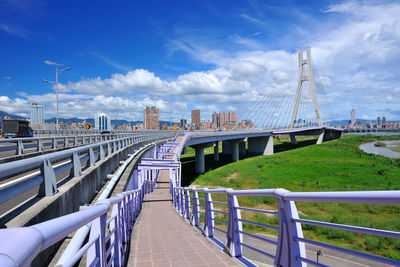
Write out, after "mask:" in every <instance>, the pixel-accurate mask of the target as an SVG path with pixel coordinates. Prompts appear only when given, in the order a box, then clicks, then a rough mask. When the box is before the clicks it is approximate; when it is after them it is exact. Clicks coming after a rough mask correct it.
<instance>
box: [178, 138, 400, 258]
mask: <svg viewBox="0 0 400 267" xmlns="http://www.w3.org/2000/svg"><path fill="white" fill-rule="evenodd" d="M389 139H400V136H391V137H389V136H384V137H383V136H382V137H380V136H345V137H344V138H343V139H340V140H335V141H330V142H326V143H323V144H321V145H312V146H306V147H301V148H297V149H294V150H290V151H284V152H280V153H277V154H274V155H272V156H258V157H251V158H247V159H244V160H241V161H239V162H236V163H232V164H227V165H225V166H222V167H219V168H216V169H215V170H213V171H209V172H207V173H205V174H203V175H200V176H199V177H197V179H195V180H194V181H193V183H192V184H195V185H198V186H201V187H230V188H234V189H259V188H285V189H287V190H290V191H358V190H400V159H389V158H385V157H382V156H376V155H372V154H367V153H364V152H363V151H361V150H360V149H359V148H358V146H359V145H360V144H362V143H366V142H372V141H379V140H389ZM276 141H277V140H276ZM279 142H281V145H286V146H290V145H289V144H288V142H284V141H282V140H281V141H279ZM206 164H207V163H206ZM184 168H185V167H184ZM206 169H207V165H206ZM220 197H222V196H219V197H218V198H220ZM239 203H240V205H241V206H246V207H259V208H268V209H276V202H275V200H274V199H272V198H266V197H257V198H256V197H252V198H249V197H241V198H240V199H239ZM296 205H297V207H298V210H299V213H300V217H302V218H306V219H313V220H320V221H326V222H333V223H341V224H350V225H357V226H363V227H371V228H378V229H386V230H392V231H400V216H399V214H400V206H399V205H397V206H394V205H361V204H341V203H309V202H297V203H296ZM243 216H244V217H248V218H250V219H252V220H255V221H259V222H263V223H267V224H268V223H269V224H272V225H277V223H278V222H277V218H276V217H274V216H272V217H271V216H265V215H262V214H258V215H255V214H251V213H245V214H244V215H243ZM244 228H245V229H246V231H252V232H260V231H262V230H263V229H262V228H260V227H256V226H250V225H244ZM303 229H304V232H305V236H306V237H307V238H312V239H318V240H321V241H324V242H328V243H331V244H334V245H340V246H344V247H347V248H351V249H357V250H360V251H367V252H370V253H374V254H378V255H382V256H385V257H390V258H393V259H397V260H400V240H398V239H390V238H383V237H375V236H367V235H364V234H357V233H352V232H347V231H340V230H335V229H329V228H322V227H315V226H307V225H303ZM267 232H268V233H273V232H270V231H267ZM275 234H276V233H275Z"/></svg>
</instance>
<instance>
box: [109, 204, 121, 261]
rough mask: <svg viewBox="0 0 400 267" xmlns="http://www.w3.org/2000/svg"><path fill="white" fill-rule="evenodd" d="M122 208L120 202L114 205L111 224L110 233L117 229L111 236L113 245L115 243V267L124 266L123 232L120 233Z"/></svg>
mask: <svg viewBox="0 0 400 267" xmlns="http://www.w3.org/2000/svg"><path fill="white" fill-rule="evenodd" d="M120 206H121V202H118V203H116V204H114V205H113V208H112V213H111V217H114V216H116V217H115V218H114V220H112V221H111V222H110V232H111V231H113V230H114V229H115V232H114V234H113V235H112V236H111V240H110V241H111V244H112V243H113V242H115V244H114V249H113V250H114V252H113V253H114V266H121V265H122V256H121V253H120V252H121V247H122V241H121V236H120V234H121V231H120V229H121V228H120V227H121V225H120V221H121V220H120V217H119V209H120Z"/></svg>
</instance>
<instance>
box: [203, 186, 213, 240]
mask: <svg viewBox="0 0 400 267" xmlns="http://www.w3.org/2000/svg"><path fill="white" fill-rule="evenodd" d="M205 190H207V188H205ZM204 198H205V211H204V225H203V234H204V235H205V236H207V237H213V236H214V220H213V219H214V212H213V211H212V210H213V209H214V205H213V203H212V202H211V201H212V197H211V193H209V192H207V191H204Z"/></svg>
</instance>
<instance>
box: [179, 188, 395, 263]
mask: <svg viewBox="0 0 400 267" xmlns="http://www.w3.org/2000/svg"><path fill="white" fill-rule="evenodd" d="M171 190H172V192H173V203H174V206H175V208H176V210H177V211H178V212H179V213H180V214H181V216H183V217H184V218H185V219H187V220H188V221H189V222H190V223H191V224H192V225H194V226H198V225H200V222H202V232H203V233H204V234H205V235H206V236H208V237H213V236H214V230H217V231H219V232H222V233H224V235H225V243H224V250H225V251H226V252H228V253H229V254H230V255H231V256H234V257H238V256H242V248H243V247H246V248H248V249H250V250H253V251H255V252H257V253H259V254H262V255H264V256H267V257H269V258H272V259H273V260H274V262H275V266H302V265H303V264H305V263H310V264H313V265H316V266H325V265H323V264H321V263H318V262H316V261H314V260H311V259H310V258H308V257H307V255H306V251H305V244H311V245H315V246H319V247H323V248H327V249H331V250H335V251H338V252H341V253H346V254H350V255H353V256H357V257H361V258H364V259H368V260H371V261H374V262H377V263H384V264H389V265H394V266H399V265H400V261H396V260H392V259H388V258H384V257H381V256H377V255H372V254H368V253H364V252H359V251H355V250H351V249H346V248H342V247H339V246H334V245H330V244H327V243H324V242H319V241H315V240H311V239H307V238H304V237H303V232H302V225H303V224H305V225H313V226H319V227H327V228H332V229H338V230H345V231H351V232H357V233H364V234H370V235H377V236H383V237H387V238H396V239H400V232H393V231H387V230H380V229H372V228H365V227H358V226H352V225H345V224H335V223H328V222H322V221H314V220H306V219H300V218H299V215H298V211H297V208H296V204H295V201H297V202H302V201H307V202H330V203H358V204H392V205H400V191H353V192H289V191H287V190H284V189H259V190H232V189H225V188H224V189H207V188H188V187H175V188H173V189H171ZM215 194H224V195H225V197H226V201H215V200H213V197H212V195H215ZM239 196H246V197H274V198H275V199H276V201H277V207H278V210H263V209H256V208H251V207H242V206H240V205H239V202H238V198H237V197H239ZM217 199H218V200H220V198H217ZM215 206H218V208H216V207H215ZM243 212H246V213H255V214H268V215H269V216H277V217H278V218H277V219H278V220H277V221H278V222H279V223H278V226H275V225H269V224H266V223H260V222H256V221H254V220H251V219H244V218H242V216H241V213H243ZM216 214H220V215H221V216H216ZM251 218H253V217H251ZM243 224H247V225H253V226H257V227H261V228H267V229H270V230H273V231H277V232H278V241H275V240H272V239H270V238H267V237H266V236H264V235H259V234H254V233H249V232H246V231H244V230H243ZM243 236H249V237H251V238H255V239H257V240H259V241H261V242H266V243H269V244H272V245H275V246H276V249H275V253H274V254H272V253H270V252H268V251H265V250H263V249H262V248H257V247H254V245H251V244H249V243H246V242H245V241H244V240H245V239H243Z"/></svg>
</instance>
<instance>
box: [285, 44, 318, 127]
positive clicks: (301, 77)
mask: <svg viewBox="0 0 400 267" xmlns="http://www.w3.org/2000/svg"><path fill="white" fill-rule="evenodd" d="M298 55H299V73H298V80H297V91H296V102H295V105H294V109H293V113H292V120H291V122H290V127H291V128H294V126H295V120H296V117H297V113H298V111H299V103H300V97H301V91H302V89H301V88H302V85H303V82H304V81H308V83H309V85H310V93H311V98H312V101H313V104H314V110H315V114H316V118H317V120H318V126H323V125H322V120H321V115H320V112H319V108H318V103H317V97H316V96H315V90H314V82H313V78H312V66H311V48H310V47H307V58H306V59H303V50H302V49H301V48H299V49H298ZM304 65H307V67H306V68H307V69H306V70H307V71H306V72H305V73H304V70H305V67H304Z"/></svg>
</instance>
